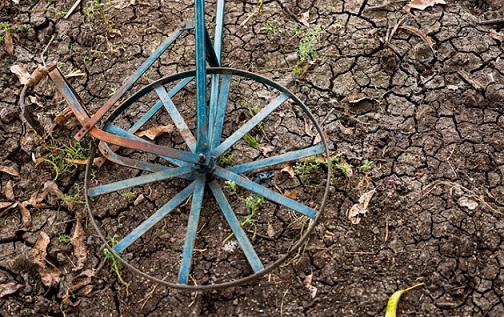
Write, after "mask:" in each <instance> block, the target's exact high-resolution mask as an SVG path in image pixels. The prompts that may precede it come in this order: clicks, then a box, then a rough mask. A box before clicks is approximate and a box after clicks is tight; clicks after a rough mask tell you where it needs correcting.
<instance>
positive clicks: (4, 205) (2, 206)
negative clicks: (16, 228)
mask: <svg viewBox="0 0 504 317" xmlns="http://www.w3.org/2000/svg"><path fill="white" fill-rule="evenodd" d="M14 204H15V203H13V202H11V201H0V209H5V208H9V207H12V205H14Z"/></svg>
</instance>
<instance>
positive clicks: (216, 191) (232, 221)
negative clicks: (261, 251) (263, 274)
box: [208, 180, 264, 272]
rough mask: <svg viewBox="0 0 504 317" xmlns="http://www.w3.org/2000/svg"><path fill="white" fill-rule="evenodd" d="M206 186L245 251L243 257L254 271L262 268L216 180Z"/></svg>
mask: <svg viewBox="0 0 504 317" xmlns="http://www.w3.org/2000/svg"><path fill="white" fill-rule="evenodd" d="M208 186H209V187H210V190H211V191H212V193H213V195H214V197H215V200H216V201H217V203H218V204H219V207H220V209H221V210H222V213H223V214H224V217H226V220H227V222H228V224H229V226H230V227H231V230H232V231H233V233H234V235H235V237H236V240H237V241H238V243H239V244H240V247H241V249H242V250H243V252H244V253H245V257H246V258H247V260H248V262H249V264H250V266H251V267H252V269H253V270H254V272H260V271H262V270H264V266H263V264H262V263H261V260H260V259H259V257H258V256H257V253H256V252H255V250H254V247H253V246H252V243H250V241H249V239H248V238H247V235H246V234H245V231H244V230H243V228H242V226H241V225H240V222H239V221H238V218H236V215H235V213H234V212H233V210H232V209H231V206H230V205H229V202H228V201H227V199H226V196H225V195H224V193H223V192H222V189H221V188H220V186H219V184H218V183H217V181H216V180H214V181H212V182H210V183H209V184H208Z"/></svg>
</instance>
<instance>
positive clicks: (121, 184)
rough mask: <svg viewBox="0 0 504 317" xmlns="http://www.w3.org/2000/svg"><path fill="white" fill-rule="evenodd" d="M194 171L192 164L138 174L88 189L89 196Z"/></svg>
mask: <svg viewBox="0 0 504 317" xmlns="http://www.w3.org/2000/svg"><path fill="white" fill-rule="evenodd" d="M191 172H192V166H190V165H187V166H182V167H177V168H170V169H167V170H164V171H160V172H156V173H151V174H147V175H142V176H137V177H133V178H129V179H125V180H122V181H118V182H114V183H110V184H107V185H102V186H97V187H93V188H90V189H89V191H88V196H90V197H96V196H99V195H103V194H108V193H112V192H116V191H119V190H121V189H125V188H131V187H135V186H140V185H145V184H149V183H152V182H157V181H162V180H165V179H168V178H173V177H181V176H184V175H187V174H189V173H191Z"/></svg>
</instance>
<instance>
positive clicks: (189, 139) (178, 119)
mask: <svg viewBox="0 0 504 317" xmlns="http://www.w3.org/2000/svg"><path fill="white" fill-rule="evenodd" d="M154 89H155V90H156V93H157V94H158V96H159V98H160V99H161V101H162V102H163V104H164V106H165V109H166V111H167V112H168V114H169V115H170V117H171V118H172V120H173V123H175V126H176V127H177V129H178V130H179V132H180V135H181V136H182V138H183V139H184V141H185V142H186V144H187V146H188V147H189V149H190V150H191V151H192V152H193V153H194V151H195V150H196V139H195V138H194V135H193V134H192V132H191V130H189V127H188V126H187V124H186V123H185V121H184V118H182V116H181V115H180V112H179V111H178V110H177V108H176V107H175V104H174V103H173V101H172V100H171V98H170V96H169V95H168V93H167V92H166V89H165V88H164V87H163V86H156V87H155V88H154Z"/></svg>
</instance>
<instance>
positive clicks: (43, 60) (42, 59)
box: [40, 35, 54, 66]
mask: <svg viewBox="0 0 504 317" xmlns="http://www.w3.org/2000/svg"><path fill="white" fill-rule="evenodd" d="M53 40H54V35H53V36H51V39H50V40H49V43H47V45H46V47H45V48H44V50H43V51H42V53H41V54H40V60H41V61H42V65H44V66H46V62H45V58H44V55H45V53H46V52H47V50H48V49H49V46H50V45H51V43H52V41H53Z"/></svg>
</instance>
